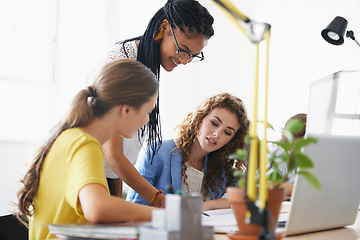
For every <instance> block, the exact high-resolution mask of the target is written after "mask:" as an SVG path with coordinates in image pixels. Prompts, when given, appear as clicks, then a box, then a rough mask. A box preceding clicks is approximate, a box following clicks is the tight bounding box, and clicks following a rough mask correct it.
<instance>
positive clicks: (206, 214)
mask: <svg viewBox="0 0 360 240" xmlns="http://www.w3.org/2000/svg"><path fill="white" fill-rule="evenodd" d="M202 214H203V215H205V216H207V217H210V215H209V214H207V213H204V212H202Z"/></svg>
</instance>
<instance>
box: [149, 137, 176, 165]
mask: <svg viewBox="0 0 360 240" xmlns="http://www.w3.org/2000/svg"><path fill="white" fill-rule="evenodd" d="M177 152H178V150H177V149H176V144H175V141H174V139H168V140H163V141H162V143H161V146H160V148H159V149H158V150H157V151H156V152H155V156H154V158H156V159H161V161H165V160H166V159H170V158H172V156H174V153H175V155H177V154H176V153H177Z"/></svg>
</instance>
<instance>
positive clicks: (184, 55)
mask: <svg viewBox="0 0 360 240" xmlns="http://www.w3.org/2000/svg"><path fill="white" fill-rule="evenodd" d="M170 30H171V33H172V35H173V38H174V41H175V45H176V48H177V51H176V53H175V57H177V58H180V59H187V62H188V63H190V62H192V63H194V62H200V61H202V60H204V54H203V52H202V51H201V52H200V53H199V54H197V55H194V54H191V53H189V52H188V51H186V50H183V49H181V48H179V44H178V42H177V41H176V38H175V34H174V30H173V29H172V27H171V24H170Z"/></svg>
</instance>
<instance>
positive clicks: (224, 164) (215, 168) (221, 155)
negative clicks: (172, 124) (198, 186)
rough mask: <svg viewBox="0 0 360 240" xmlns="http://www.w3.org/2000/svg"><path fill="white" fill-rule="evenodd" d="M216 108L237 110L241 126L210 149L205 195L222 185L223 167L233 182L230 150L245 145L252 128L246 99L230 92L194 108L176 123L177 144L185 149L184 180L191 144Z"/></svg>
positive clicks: (229, 180)
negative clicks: (225, 142)
mask: <svg viewBox="0 0 360 240" xmlns="http://www.w3.org/2000/svg"><path fill="white" fill-rule="evenodd" d="M215 108H226V109H228V110H229V111H230V112H232V113H234V114H236V116H237V119H238V121H239V125H240V128H239V130H238V131H237V132H236V134H235V135H234V137H233V138H232V139H231V140H230V141H229V142H228V143H227V144H225V145H224V146H223V147H222V148H220V149H218V150H216V151H214V152H211V153H209V155H208V163H207V169H206V175H205V179H204V193H203V194H204V196H206V195H207V194H208V193H209V188H210V189H211V190H212V191H213V192H216V193H217V195H216V198H217V197H218V195H219V191H218V189H219V188H221V182H222V181H224V179H222V176H221V175H222V171H223V170H225V176H226V179H227V180H226V186H229V185H231V184H232V183H233V181H234V177H233V169H232V165H233V163H232V162H231V161H230V160H229V158H228V156H229V154H231V153H233V152H235V151H236V149H238V148H244V147H245V140H244V138H245V136H246V135H247V134H248V132H249V120H248V117H247V112H246V109H245V106H244V104H243V102H242V101H241V100H240V99H239V98H237V97H235V96H233V95H231V94H230V93H221V94H217V95H215V96H212V97H210V98H208V99H207V100H205V101H204V102H202V103H201V104H200V105H199V106H198V107H197V108H196V109H195V110H194V111H193V112H190V113H189V114H188V115H187V117H186V118H185V119H184V120H183V122H182V123H181V124H179V125H178V126H177V127H176V133H177V137H176V139H175V143H176V148H178V149H180V150H181V151H182V152H183V160H182V165H183V170H182V176H183V181H184V183H185V184H186V185H187V183H186V179H187V176H186V170H187V167H186V164H185V163H186V162H187V161H188V160H189V157H190V154H191V148H192V146H193V144H194V142H195V141H196V139H197V136H198V132H199V130H200V126H201V123H202V121H203V119H204V118H205V117H206V116H207V115H208V114H209V113H210V112H211V111H212V110H213V109H215Z"/></svg>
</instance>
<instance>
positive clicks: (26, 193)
mask: <svg viewBox="0 0 360 240" xmlns="http://www.w3.org/2000/svg"><path fill="white" fill-rule="evenodd" d="M158 89H159V84H158V81H157V80H156V77H155V75H154V73H152V72H151V70H149V69H148V68H147V67H145V66H144V65H143V64H142V63H140V62H138V61H135V60H127V59H126V60H118V61H114V62H111V63H109V64H107V65H105V67H104V68H103V70H102V71H101V72H100V74H99V75H98V77H97V80H96V81H95V82H94V84H93V85H91V86H89V87H88V88H86V89H84V90H82V91H80V92H79V93H78V94H77V95H76V96H75V98H74V100H73V102H72V105H71V108H70V112H69V113H68V115H67V116H66V117H65V118H64V119H63V120H62V121H60V123H59V124H58V125H56V126H55V128H54V129H53V131H52V134H51V135H50V137H49V139H48V141H47V142H45V143H44V144H43V146H42V147H41V148H40V149H39V152H38V154H37V156H36V157H35V159H34V161H33V163H32V165H31V166H30V168H29V170H28V171H27V173H26V174H25V176H24V178H23V179H22V181H21V182H22V184H23V187H22V188H21V189H20V191H19V193H18V201H19V202H18V208H19V214H18V217H19V219H23V218H25V219H26V220H29V238H30V240H31V239H49V238H54V236H53V235H51V234H50V232H49V230H48V227H47V224H61V223H85V222H93V223H99V222H119V221H149V220H150V219H151V212H152V208H150V207H147V206H143V205H139V204H134V203H129V202H126V201H125V200H123V199H121V198H118V197H115V196H111V195H110V194H109V188H108V184H107V181H106V175H105V172H104V168H103V159H104V153H103V150H102V145H103V144H104V143H105V142H106V141H107V140H108V139H110V138H111V137H113V136H114V135H121V136H123V137H125V138H130V137H132V135H133V134H134V133H136V132H137V131H138V129H139V128H141V127H142V126H144V125H145V124H146V123H147V122H148V121H149V113H150V112H151V111H152V110H153V109H154V107H155V103H156V99H157V96H158Z"/></svg>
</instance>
